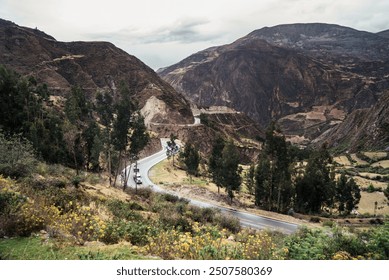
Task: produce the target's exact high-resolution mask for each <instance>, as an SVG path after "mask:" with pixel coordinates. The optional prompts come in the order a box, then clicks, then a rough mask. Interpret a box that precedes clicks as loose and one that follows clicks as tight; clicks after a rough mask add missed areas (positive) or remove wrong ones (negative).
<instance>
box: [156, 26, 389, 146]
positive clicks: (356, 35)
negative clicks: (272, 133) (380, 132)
mask: <svg viewBox="0 0 389 280" xmlns="http://www.w3.org/2000/svg"><path fill="white" fill-rule="evenodd" d="M388 60H389V39H387V38H385V37H384V36H380V35H377V34H373V33H369V32H362V31H357V30H354V29H351V28H348V27H342V26H338V25H330V24H320V23H317V24H316V23H315V24H292V25H280V26H276V27H271V28H267V27H266V28H262V29H259V30H256V31H253V32H252V33H250V34H248V35H247V36H245V37H243V38H241V39H238V40H237V41H235V42H233V43H231V44H228V45H223V46H219V47H212V48H209V49H206V50H204V51H200V52H198V53H196V54H193V55H191V56H189V57H188V58H186V59H184V60H182V61H181V62H179V63H177V64H175V65H172V66H170V67H167V68H165V69H162V70H161V71H158V73H159V75H160V76H161V77H162V78H163V79H165V80H166V81H168V82H169V83H170V84H171V85H172V86H173V87H174V88H175V89H176V90H177V91H178V92H181V93H182V94H184V95H185V96H186V97H187V98H188V99H190V100H192V101H193V102H195V103H197V104H199V105H201V106H212V105H225V106H229V107H231V108H234V109H235V110H237V111H241V112H245V113H246V114H248V116H249V117H251V118H252V119H254V120H255V121H256V122H258V123H259V124H260V125H261V126H262V127H265V126H267V125H268V123H269V122H270V121H271V120H277V121H278V122H279V123H280V125H281V127H282V129H283V131H284V132H285V133H286V134H287V135H288V137H289V139H290V140H292V141H293V142H297V143H300V144H308V143H310V142H311V141H312V140H313V139H315V138H317V137H319V136H320V135H321V134H323V133H324V132H325V131H327V130H329V129H332V128H334V127H336V126H338V125H339V124H340V123H342V122H343V120H344V119H345V117H346V116H347V115H349V114H350V113H351V112H353V111H354V110H357V109H364V108H371V107H372V106H374V105H375V104H376V102H377V100H378V99H379V98H380V96H381V95H382V93H383V91H384V90H385V89H387V88H389V82H388V79H387V77H388V76H387V75H388V74H389V66H388V65H389V64H388V63H387V62H388Z"/></svg>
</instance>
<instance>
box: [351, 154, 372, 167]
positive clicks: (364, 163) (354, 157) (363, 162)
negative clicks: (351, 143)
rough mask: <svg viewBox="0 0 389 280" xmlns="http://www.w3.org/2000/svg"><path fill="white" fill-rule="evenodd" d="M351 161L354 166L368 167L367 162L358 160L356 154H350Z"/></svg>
mask: <svg viewBox="0 0 389 280" xmlns="http://www.w3.org/2000/svg"><path fill="white" fill-rule="evenodd" d="M351 159H352V160H354V161H355V162H356V165H369V163H368V162H367V161H364V160H362V159H360V158H359V157H358V156H357V155H356V154H351Z"/></svg>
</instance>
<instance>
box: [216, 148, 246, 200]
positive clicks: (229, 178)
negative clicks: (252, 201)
mask: <svg viewBox="0 0 389 280" xmlns="http://www.w3.org/2000/svg"><path fill="white" fill-rule="evenodd" d="M221 166H222V170H223V172H222V174H221V185H222V186H223V187H224V188H225V189H226V191H227V194H228V197H229V198H230V200H231V203H232V199H233V198H234V191H239V190H240V185H241V184H242V177H241V176H240V174H241V172H242V169H241V167H240V166H239V153H238V151H237V149H236V147H235V145H234V143H233V142H232V141H229V142H227V144H226V145H225V146H224V148H223V152H222V165H221Z"/></svg>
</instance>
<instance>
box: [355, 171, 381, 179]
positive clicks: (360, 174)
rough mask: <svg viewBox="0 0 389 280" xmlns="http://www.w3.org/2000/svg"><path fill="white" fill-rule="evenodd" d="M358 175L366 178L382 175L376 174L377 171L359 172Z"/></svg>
mask: <svg viewBox="0 0 389 280" xmlns="http://www.w3.org/2000/svg"><path fill="white" fill-rule="evenodd" d="M359 176H361V177H365V178H368V179H373V180H374V179H376V178H377V177H378V176H380V177H382V175H381V174H378V173H369V172H359Z"/></svg>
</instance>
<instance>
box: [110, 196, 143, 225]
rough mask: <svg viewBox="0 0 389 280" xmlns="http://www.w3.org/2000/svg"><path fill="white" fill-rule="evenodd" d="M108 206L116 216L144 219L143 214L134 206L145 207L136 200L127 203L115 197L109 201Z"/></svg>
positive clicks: (126, 218)
mask: <svg viewBox="0 0 389 280" xmlns="http://www.w3.org/2000/svg"><path fill="white" fill-rule="evenodd" d="M107 207H108V210H109V211H111V213H112V214H113V215H114V216H115V217H116V218H119V219H125V220H133V221H136V220H138V221H139V220H142V216H141V215H140V214H138V213H137V212H136V211H134V208H137V209H143V207H142V206H140V205H139V204H137V203H135V202H131V203H127V202H123V201H121V200H117V199H114V200H110V201H108V203H107Z"/></svg>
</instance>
